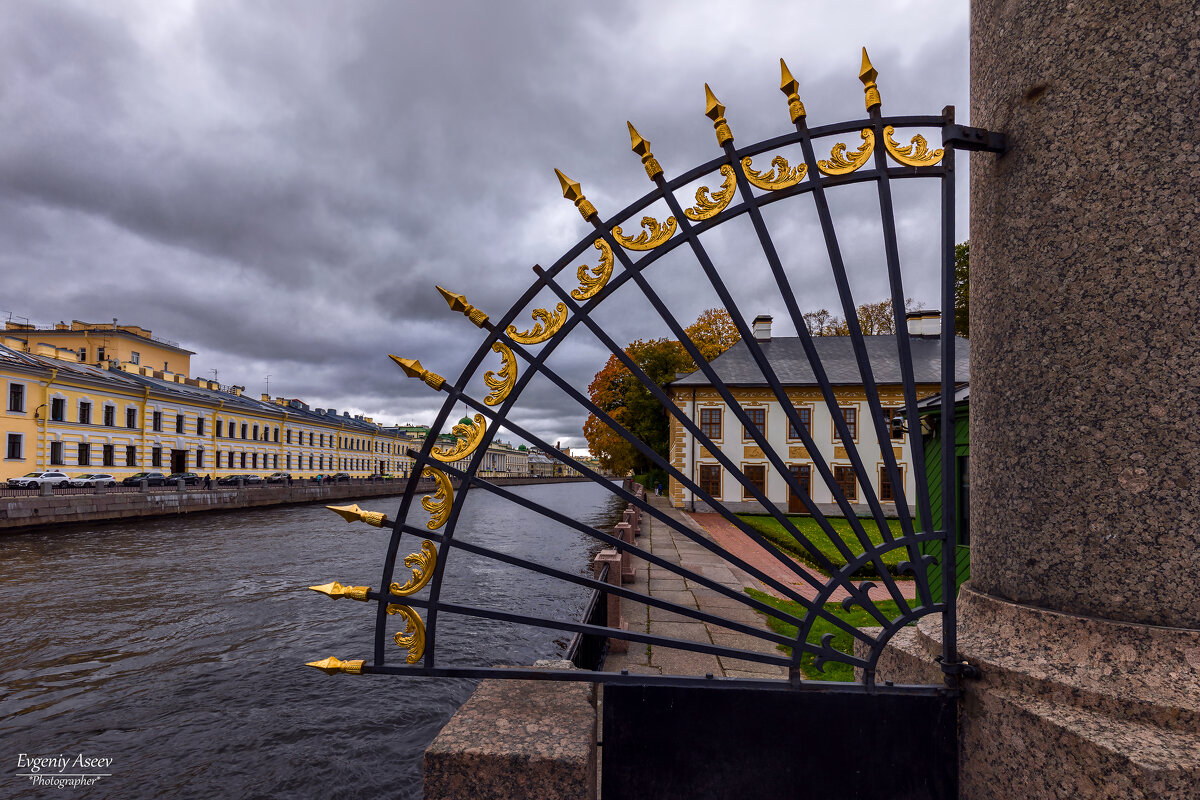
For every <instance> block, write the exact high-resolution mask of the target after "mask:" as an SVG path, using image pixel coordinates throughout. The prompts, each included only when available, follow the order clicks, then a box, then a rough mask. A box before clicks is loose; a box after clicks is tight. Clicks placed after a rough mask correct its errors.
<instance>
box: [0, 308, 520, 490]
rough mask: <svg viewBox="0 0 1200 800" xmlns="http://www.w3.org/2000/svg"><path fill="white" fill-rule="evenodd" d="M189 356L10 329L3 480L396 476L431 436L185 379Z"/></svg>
mask: <svg viewBox="0 0 1200 800" xmlns="http://www.w3.org/2000/svg"><path fill="white" fill-rule="evenodd" d="M191 356H192V352H191V351H190V350H185V349H183V348H182V347H180V346H179V345H178V344H176V343H174V342H168V341H164V340H161V339H157V338H154V337H153V336H151V332H150V331H148V330H145V329H143V328H139V327H137V326H133V325H120V326H118V325H116V322H115V320H114V323H113V324H112V325H106V324H92V323H85V322H80V321H78V320H76V321H74V322H72V323H70V324H67V323H65V322H64V323H59V324H57V325H55V326H53V327H49V328H39V327H36V326H33V325H26V324H20V323H14V322H9V323H7V325H6V328H5V330H4V331H3V336H2V337H0V382H2V384H3V391H4V401H5V406H4V408H5V411H4V415H3V420H4V424H3V432H2V433H3V446H4V461H3V472H2V473H0V479H3V480H7V479H8V478H11V477H15V476H18V475H23V474H25V473H28V472H34V471H40V470H49V469H61V470H64V471H66V472H68V473H71V474H75V473H83V472H108V473H112V474H113V475H115V476H116V477H117V478H118V479H120V478H122V477H126V476H128V475H132V474H134V473H137V472H144V471H161V472H166V473H170V472H196V473H199V474H201V475H205V474H210V475H212V476H213V478H214V479H215V478H217V477H220V476H222V475H229V474H239V473H256V474H263V473H269V472H276V471H281V472H290V473H291V474H292V475H293V476H294V477H295V478H306V477H312V476H314V475H317V474H322V473H330V472H347V473H349V474H350V475H351V476H353V477H367V476H369V475H372V474H379V473H384V474H394V475H397V476H400V475H407V474H408V472H409V471H410V469H411V463H412V462H411V459H409V458H408V457H407V456H406V455H405V451H406V450H408V449H409V448H412V449H414V450H418V449H420V447H421V445H422V444H423V442H424V439H425V437H426V436H427V435H428V429H424V430H423V431H422V430H419V429H413V428H411V427H408V428H402V427H397V426H392V427H385V426H383V425H379V424H377V423H376V422H374V421H373V420H372V419H371V418H370V417H363V416H358V415H356V416H351V415H350V414H349V413H345V412H343V413H342V414H341V415H339V414H338V413H337V411H336V410H334V409H321V408H317V409H313V408H310V407H309V406H308V405H307V404H306V403H304V402H301V401H300V400H296V399H288V398H282V397H276V398H271V397H270V396H269V395H265V394H264V395H261V396H260V397H259V398H258V399H255V398H253V397H251V396H249V395H247V394H245V392H244V387H240V386H222V385H220V384H218V383H216V382H215V381H209V380H205V379H202V378H190V377H188V371H189V368H190V358H191ZM493 447H495V448H496V449H497V450H498V451H499V450H506V449H511V448H509V446H507V445H502V444H496V445H493ZM490 449H491V448H489V450H490ZM456 466H465V464H463V465H456Z"/></svg>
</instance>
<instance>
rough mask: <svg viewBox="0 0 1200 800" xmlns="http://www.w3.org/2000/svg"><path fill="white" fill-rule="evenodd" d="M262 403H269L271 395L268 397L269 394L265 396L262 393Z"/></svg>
mask: <svg viewBox="0 0 1200 800" xmlns="http://www.w3.org/2000/svg"><path fill="white" fill-rule="evenodd" d="M262 401H263V402H264V403H269V402H271V395H269V394H266V393H265V392H264V393H263V395H262Z"/></svg>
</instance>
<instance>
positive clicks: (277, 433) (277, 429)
mask: <svg viewBox="0 0 1200 800" xmlns="http://www.w3.org/2000/svg"><path fill="white" fill-rule="evenodd" d="M275 441H276V442H278V441H279V428H276V429H275Z"/></svg>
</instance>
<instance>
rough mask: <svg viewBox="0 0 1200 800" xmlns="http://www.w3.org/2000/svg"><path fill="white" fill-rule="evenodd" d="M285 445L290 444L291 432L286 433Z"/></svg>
mask: <svg viewBox="0 0 1200 800" xmlns="http://www.w3.org/2000/svg"><path fill="white" fill-rule="evenodd" d="M287 443H288V444H291V443H292V432H291V431H288V432H287Z"/></svg>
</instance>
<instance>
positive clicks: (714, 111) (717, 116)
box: [704, 83, 733, 147]
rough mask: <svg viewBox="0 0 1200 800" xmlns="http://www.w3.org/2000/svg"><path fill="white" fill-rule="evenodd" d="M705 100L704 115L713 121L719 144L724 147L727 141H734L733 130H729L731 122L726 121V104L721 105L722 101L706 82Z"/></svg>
mask: <svg viewBox="0 0 1200 800" xmlns="http://www.w3.org/2000/svg"><path fill="white" fill-rule="evenodd" d="M704 102H705V107H704V116H706V117H708V118H709V119H711V120H712V121H713V130H714V131H716V132H717V144H719V145H721V146H722V147H724V146H725V143H726V142H732V141H733V131H731V130H729V123H727V122H726V121H725V106H723V105H721V101H720V100H718V99H717V96H716V95H715V94H713V91H712V89H710V88H709V86H708V84H707V83H706V84H704Z"/></svg>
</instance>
